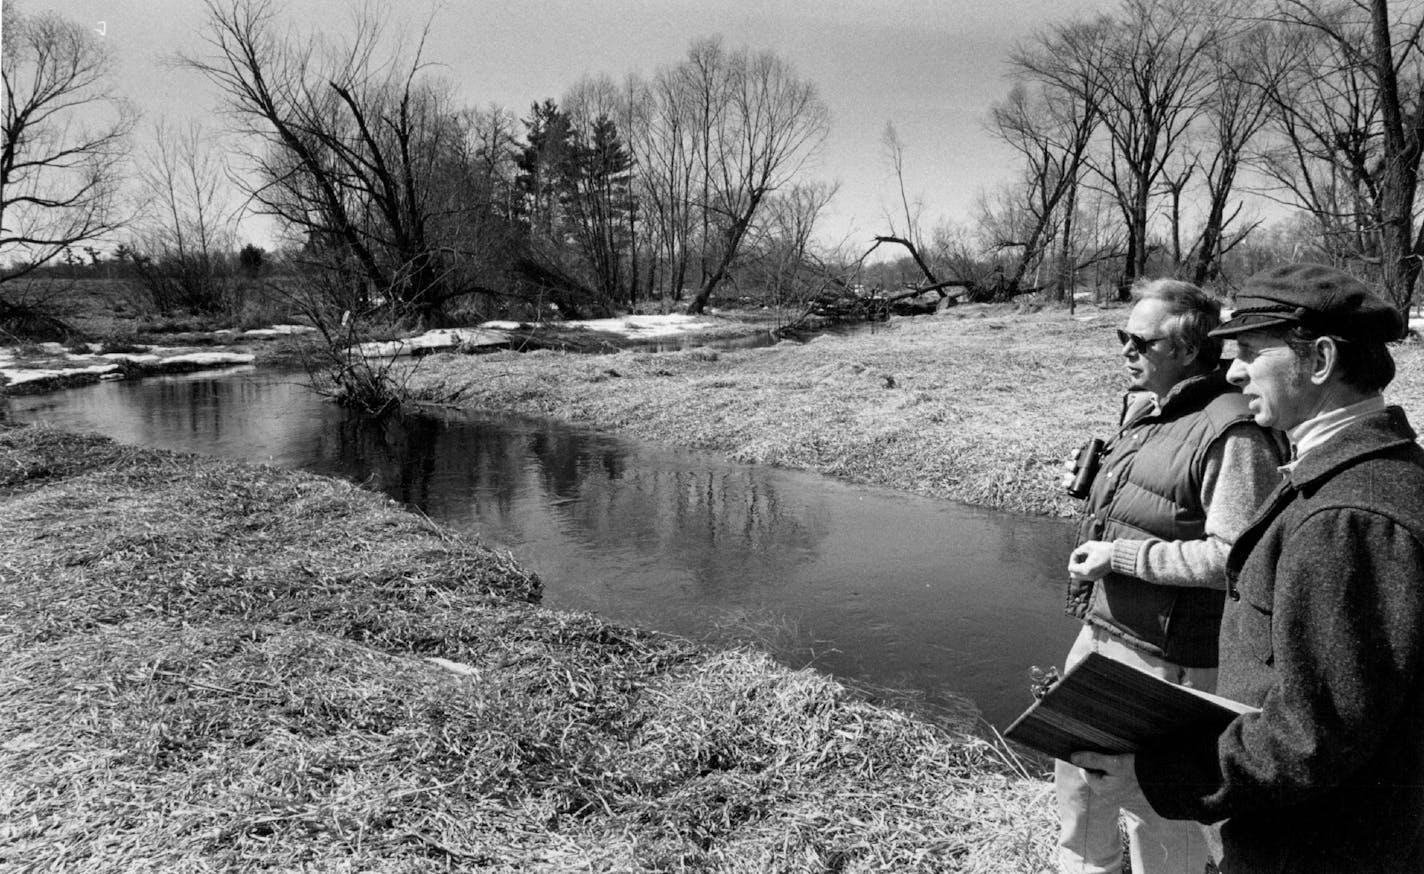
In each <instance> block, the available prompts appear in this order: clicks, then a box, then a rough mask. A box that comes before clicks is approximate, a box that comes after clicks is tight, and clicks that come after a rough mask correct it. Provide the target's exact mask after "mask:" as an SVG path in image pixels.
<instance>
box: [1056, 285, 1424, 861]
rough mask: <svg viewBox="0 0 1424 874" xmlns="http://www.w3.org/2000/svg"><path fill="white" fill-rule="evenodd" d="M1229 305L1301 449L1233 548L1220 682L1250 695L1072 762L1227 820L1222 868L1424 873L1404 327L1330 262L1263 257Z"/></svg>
mask: <svg viewBox="0 0 1424 874" xmlns="http://www.w3.org/2000/svg"><path fill="white" fill-rule="evenodd" d="M1236 302H1237V308H1236V312H1235V314H1234V315H1233V317H1232V319H1231V320H1230V321H1229V322H1227V323H1226V324H1224V325H1222V326H1221V327H1220V328H1219V329H1217V331H1216V333H1217V335H1218V336H1223V335H1225V336H1230V337H1232V338H1233V339H1235V341H1236V344H1237V354H1236V360H1235V362H1234V363H1233V364H1232V365H1231V369H1230V371H1229V372H1228V376H1229V378H1230V379H1231V381H1232V382H1233V383H1235V384H1236V385H1239V386H1241V388H1242V391H1243V394H1244V396H1245V397H1246V398H1248V399H1249V401H1250V405H1251V409H1252V411H1253V412H1254V414H1255V417H1256V421H1257V422H1259V423H1261V424H1263V425H1268V426H1271V427H1274V428H1280V429H1283V430H1285V431H1286V432H1287V433H1288V434H1289V435H1290V441H1291V445H1292V446H1293V447H1294V449H1295V452H1294V455H1293V460H1292V461H1291V463H1290V464H1289V465H1287V466H1286V470H1285V479H1284V480H1283V481H1282V483H1281V485H1280V487H1279V488H1278V489H1277V490H1276V491H1275V492H1274V493H1273V494H1272V495H1271V497H1270V499H1269V500H1268V502H1267V504H1266V506H1264V507H1263V508H1261V510H1260V512H1259V513H1257V514H1256V516H1255V517H1254V518H1253V519H1252V520H1251V523H1250V525H1249V526H1248V527H1247V528H1246V530H1245V531H1243V532H1242V534H1241V537H1240V538H1239V540H1238V541H1237V543H1236V546H1235V547H1234V548H1233V549H1232V551H1231V556H1230V558H1229V559H1228V561H1227V581H1228V588H1227V602H1226V615H1225V617H1224V619H1223V621H1222V626H1221V692H1222V693H1223V694H1225V695H1226V696H1227V697H1230V698H1232V699H1234V700H1237V701H1240V702H1242V703H1245V704H1249V705H1251V706H1253V707H1258V708H1260V709H1259V710H1258V711H1255V712H1252V713H1247V714H1244V715H1242V716H1239V717H1237V718H1236V719H1235V720H1234V721H1232V722H1231V723H1230V724H1229V725H1228V726H1227V727H1226V728H1225V729H1224V730H1222V731H1221V732H1219V733H1217V732H1203V731H1201V730H1196V731H1192V730H1191V729H1187V730H1186V731H1185V732H1184V733H1183V734H1182V735H1179V736H1177V737H1174V738H1171V739H1170V740H1169V741H1166V742H1164V743H1162V744H1161V745H1159V746H1155V747H1149V748H1147V749H1144V750H1140V751H1139V752H1138V753H1137V754H1136V755H1135V756H1133V755H1130V754H1129V755H1122V756H1108V755H1101V754H1097V753H1087V752H1080V753H1075V754H1074V755H1073V761H1074V762H1076V763H1078V764H1079V765H1081V766H1082V767H1084V768H1086V769H1090V770H1089V774H1088V776H1089V778H1090V779H1091V780H1092V781H1093V783H1094V784H1095V785H1097V784H1102V785H1108V784H1114V785H1117V786H1118V787H1119V789H1118V791H1122V789H1121V787H1123V786H1127V785H1133V786H1136V785H1138V784H1139V781H1140V789H1141V791H1144V792H1145V794H1146V797H1147V798H1148V799H1149V800H1150V802H1151V803H1152V805H1153V806H1154V807H1155V808H1156V809H1157V810H1159V811H1161V812H1162V813H1163V814H1165V815H1167V816H1172V817H1179V818H1182V819H1187V818H1191V819H1196V820H1198V821H1200V822H1206V823H1218V822H1219V823H1222V825H1221V839H1222V844H1223V847H1222V857H1221V860H1220V865H1221V870H1222V871H1224V872H1230V874H1253V872H1286V871H1290V872H1296V871H1305V872H1312V874H1337V872H1349V874H1398V872H1406V871H1407V872H1417V871H1424V739H1422V738H1424V450H1421V449H1420V447H1419V445H1418V443H1417V442H1416V435H1415V433H1414V429H1413V428H1412V427H1410V424H1409V420H1408V418H1407V417H1406V416H1405V414H1404V411H1403V410H1402V409H1400V408H1399V407H1397V406H1390V405H1388V404H1387V403H1386V401H1385V398H1384V389H1385V387H1386V386H1388V385H1389V383H1390V382H1391V380H1392V379H1393V378H1394V374H1395V366H1394V361H1393V358H1392V357H1391V355H1390V352H1389V348H1388V347H1387V346H1386V345H1385V344H1386V343H1387V342H1388V341H1390V340H1394V339H1396V338H1398V337H1399V336H1400V334H1401V333H1403V329H1404V321H1403V319H1402V316H1401V313H1400V312H1399V310H1397V309H1396V308H1395V307H1394V306H1393V304H1391V303H1389V302H1388V301H1386V300H1384V299H1383V298H1382V297H1381V296H1380V295H1378V294H1376V293H1375V292H1374V291H1373V290H1372V289H1370V288H1369V287H1368V286H1366V285H1365V284H1364V283H1362V282H1360V281H1359V280H1357V279H1355V278H1354V277H1352V276H1350V275H1349V274H1347V273H1344V272H1342V271H1340V270H1337V269H1335V268H1333V267H1329V266H1326V265H1321V264H1290V265H1284V266H1281V267H1273V268H1270V269H1267V270H1265V271H1262V272H1261V273H1258V274H1257V275H1255V276H1254V277H1252V278H1251V279H1248V280H1247V281H1246V284H1245V286H1244V287H1243V288H1242V289H1241V292H1240V293H1239V294H1238V295H1237V298H1236Z"/></svg>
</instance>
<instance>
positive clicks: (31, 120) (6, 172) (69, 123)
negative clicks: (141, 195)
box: [0, 2, 133, 283]
mask: <svg viewBox="0 0 1424 874" xmlns="http://www.w3.org/2000/svg"><path fill="white" fill-rule="evenodd" d="M0 15H3V30H4V47H3V58H0V71H3V78H4V89H5V97H4V108H3V129H0V134H3V144H0V256H3V257H4V258H6V259H7V260H8V261H9V266H8V267H6V268H5V269H3V270H0V283H3V282H6V281H9V280H13V279H18V278H20V277H22V276H25V275H26V274H28V273H30V272H31V271H33V270H34V269H35V268H37V267H40V266H43V265H45V264H47V263H49V262H50V261H52V260H54V259H55V258H57V257H60V256H61V255H63V254H64V253H65V252H67V251H68V250H70V249H71V248H72V247H76V246H79V245H81V244H84V243H89V242H91V241H94V240H97V239H98V238H101V237H103V236H105V235H107V234H109V233H110V232H112V231H113V230H114V229H115V227H116V226H117V224H118V222H119V216H118V213H117V206H118V203H117V195H118V190H119V186H120V179H121V167H122V162H123V160H124V158H125V156H126V154H127V149H128V137H129V133H130V131H131V129H132V127H133V114H132V112H131V111H130V109H129V107H128V105H127V104H125V103H124V102H123V101H122V100H120V99H119V98H118V97H117V96H116V95H115V93H114V92H113V90H112V89H111V88H110V85H109V82H108V77H109V74H110V72H111V63H112V62H111V59H110V56H109V53H108V50H107V49H106V48H105V47H104V46H103V45H102V44H101V43H100V42H99V41H98V40H96V39H95V38H94V35H93V34H92V33H91V32H90V31H89V29H88V28H87V27H85V26H84V25H81V24H78V23H76V22H73V21H69V20H67V19H65V18H62V17H60V16H59V15H57V14H54V13H43V14H40V15H35V16H29V15H25V14H23V13H21V12H20V11H19V10H18V9H17V8H16V4H15V3H13V2H11V3H6V4H4V5H3V8H0Z"/></svg>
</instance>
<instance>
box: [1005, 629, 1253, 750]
mask: <svg viewBox="0 0 1424 874" xmlns="http://www.w3.org/2000/svg"><path fill="white" fill-rule="evenodd" d="M1254 712H1257V708H1255V707H1250V706H1248V705H1245V704H1241V703H1238V702H1236V701H1232V700H1231V699H1229V698H1223V697H1221V696H1220V695H1212V694H1210V693H1208V692H1201V691H1199V690H1196V689H1192V688H1189V687H1187V686H1178V685H1175V684H1173V683H1168V682H1167V681H1165V680H1162V679H1159V678H1157V677H1154V676H1153V675H1151V674H1149V673H1147V672H1146V671H1142V670H1139V669H1138V668H1134V667H1132V666H1131V665H1125V664H1123V663H1122V662H1117V661H1113V660H1112V659H1110V658H1108V657H1107V656H1104V655H1101V654H1099V653H1095V652H1094V653H1089V654H1088V657H1087V658H1085V659H1083V660H1082V661H1081V662H1079V663H1078V664H1076V665H1074V666H1073V667H1072V668H1070V669H1069V670H1068V672H1067V673H1066V674H1064V675H1063V678H1062V679H1060V680H1059V681H1058V682H1056V683H1054V684H1053V685H1052V686H1050V687H1049V689H1048V691H1047V692H1046V693H1044V695H1043V697H1042V698H1039V699H1038V700H1037V701H1035V702H1034V703H1033V704H1031V705H1029V708H1028V709H1027V710H1025V711H1024V712H1023V713H1022V714H1021V715H1020V716H1019V717H1018V719H1015V720H1014V721H1013V722H1012V723H1011V724H1010V725H1009V727H1008V728H1007V729H1005V730H1004V737H1006V738H1008V739H1009V740H1012V741H1017V742H1018V743H1021V744H1023V745H1025V746H1028V747H1032V748H1033V749H1036V750H1038V751H1040V752H1044V753H1047V754H1048V755H1050V756H1052V757H1053V758H1055V759H1062V760H1064V761H1067V760H1068V756H1069V755H1070V754H1072V753H1074V752H1078V751H1083V750H1087V751H1091V752H1099V753H1111V754H1120V753H1131V752H1136V751H1137V750H1139V749H1142V748H1143V747H1146V746H1149V745H1151V744H1153V743H1154V742H1156V741H1159V740H1161V739H1163V738H1166V737H1169V736H1171V735H1174V734H1182V733H1187V732H1213V733H1220V732H1221V731H1222V730H1223V729H1224V728H1226V726H1227V725H1228V724H1230V723H1231V721H1232V720H1233V719H1235V718H1236V717H1238V716H1241V715H1243V714H1246V713H1254Z"/></svg>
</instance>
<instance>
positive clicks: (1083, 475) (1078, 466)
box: [1068, 437, 1103, 498]
mask: <svg viewBox="0 0 1424 874" xmlns="http://www.w3.org/2000/svg"><path fill="white" fill-rule="evenodd" d="M1102 454H1103V441H1101V440H1099V439H1098V438H1096V437H1094V438H1093V439H1091V440H1089V441H1088V442H1087V443H1084V444H1083V448H1082V449H1079V450H1078V457H1077V458H1075V459H1073V481H1072V482H1071V483H1069V484H1068V494H1069V496H1070V497H1074V498H1086V497H1087V496H1088V490H1089V489H1091V488H1092V487H1093V478H1094V477H1096V476H1097V475H1098V463H1099V460H1100V459H1101V458H1102Z"/></svg>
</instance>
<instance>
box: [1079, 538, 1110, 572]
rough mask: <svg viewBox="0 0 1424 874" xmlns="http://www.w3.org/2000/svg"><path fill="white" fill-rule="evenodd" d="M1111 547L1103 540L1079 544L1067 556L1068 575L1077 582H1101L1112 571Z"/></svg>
mask: <svg viewBox="0 0 1424 874" xmlns="http://www.w3.org/2000/svg"><path fill="white" fill-rule="evenodd" d="M1112 554H1113V546H1112V544H1111V543H1108V542H1107V541H1104V540H1089V541H1088V542H1086V543H1082V544H1079V546H1078V548H1077V549H1075V550H1073V553H1072V554H1071V555H1069V556H1068V575H1069V576H1070V577H1072V578H1073V579H1075V580H1077V581H1079V582H1091V581H1093V580H1101V579H1102V578H1103V577H1105V576H1107V574H1108V571H1110V570H1112Z"/></svg>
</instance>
